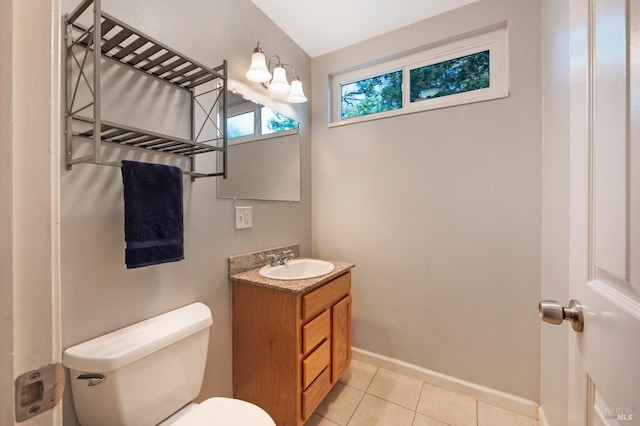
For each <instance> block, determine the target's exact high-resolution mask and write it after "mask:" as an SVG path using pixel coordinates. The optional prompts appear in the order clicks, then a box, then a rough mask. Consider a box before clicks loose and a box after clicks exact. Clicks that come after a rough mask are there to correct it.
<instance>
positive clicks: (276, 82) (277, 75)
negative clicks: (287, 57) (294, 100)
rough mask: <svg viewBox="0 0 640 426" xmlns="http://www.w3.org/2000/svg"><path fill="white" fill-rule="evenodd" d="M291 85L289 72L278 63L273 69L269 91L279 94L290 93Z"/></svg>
mask: <svg viewBox="0 0 640 426" xmlns="http://www.w3.org/2000/svg"><path fill="white" fill-rule="evenodd" d="M289 90H291V86H290V85H289V82H288V81H287V72H286V70H285V69H284V67H283V66H282V65H278V66H276V67H275V69H274V70H273V80H271V84H269V91H270V92H271V93H275V94H278V95H285V94H287V93H289Z"/></svg>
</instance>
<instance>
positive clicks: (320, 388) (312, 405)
mask: <svg viewBox="0 0 640 426" xmlns="http://www.w3.org/2000/svg"><path fill="white" fill-rule="evenodd" d="M330 390H331V374H330V372H329V369H328V368H327V369H325V370H324V371H323V372H322V374H320V375H319V376H318V378H317V379H316V381H315V382H313V383H312V384H311V386H309V389H307V390H306V391H304V392H303V393H302V418H303V420H307V419H308V418H309V416H311V415H312V414H313V412H314V411H315V409H316V408H318V405H320V403H321V402H322V400H323V399H324V397H325V396H327V393H329V391H330Z"/></svg>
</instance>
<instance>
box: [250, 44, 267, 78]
mask: <svg viewBox="0 0 640 426" xmlns="http://www.w3.org/2000/svg"><path fill="white" fill-rule="evenodd" d="M245 75H246V76H247V78H248V79H249V80H251V81H255V82H256V83H266V82H267V81H269V80H271V73H270V72H269V70H268V69H267V62H266V60H265V58H264V53H262V51H260V50H258V48H256V50H254V51H253V53H252V54H251V66H250V67H249V70H248V71H247V73H246V74H245Z"/></svg>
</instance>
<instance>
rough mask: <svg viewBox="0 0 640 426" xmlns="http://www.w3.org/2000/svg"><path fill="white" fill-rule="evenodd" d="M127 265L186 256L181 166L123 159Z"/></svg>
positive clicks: (173, 260) (174, 259)
mask: <svg viewBox="0 0 640 426" xmlns="http://www.w3.org/2000/svg"><path fill="white" fill-rule="evenodd" d="M122 182H123V185H124V239H125V241H126V243H127V247H126V250H125V263H126V264H127V268H128V269H131V268H140V267H142V266H149V265H157V264H159V263H165V262H176V261H178V260H182V259H184V232H183V212H182V170H181V169H180V168H178V167H173V166H166V165H162V164H151V163H139V162H136V161H126V160H125V161H122Z"/></svg>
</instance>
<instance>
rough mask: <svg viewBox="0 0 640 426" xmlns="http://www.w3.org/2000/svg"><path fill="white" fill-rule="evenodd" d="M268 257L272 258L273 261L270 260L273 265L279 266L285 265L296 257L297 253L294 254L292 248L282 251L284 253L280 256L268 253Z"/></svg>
mask: <svg viewBox="0 0 640 426" xmlns="http://www.w3.org/2000/svg"><path fill="white" fill-rule="evenodd" d="M267 257H268V258H270V259H271V262H270V265H271V266H278V265H284V264H285V263H287V262H288V261H290V260H291V259H294V258H295V257H296V255H295V254H293V252H292V251H291V250H285V251H283V252H282V255H280V256H278V255H277V254H275V253H270V254H268V255H267Z"/></svg>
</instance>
